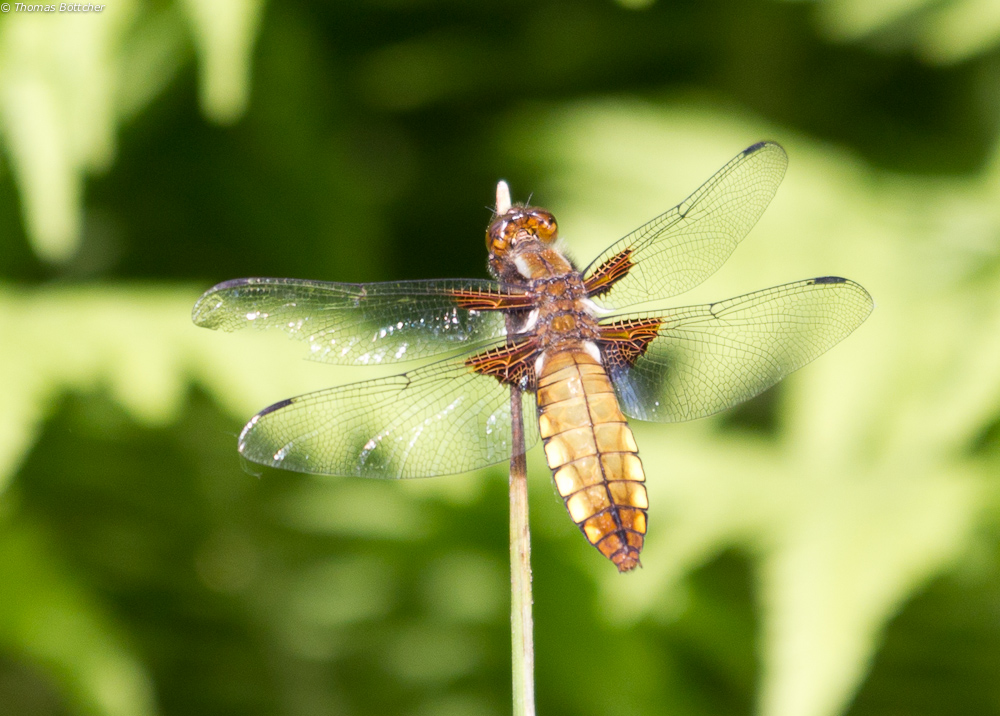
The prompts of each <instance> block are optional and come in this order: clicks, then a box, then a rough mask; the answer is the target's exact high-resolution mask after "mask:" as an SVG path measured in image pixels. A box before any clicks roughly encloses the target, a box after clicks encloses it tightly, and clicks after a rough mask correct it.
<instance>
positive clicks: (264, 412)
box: [248, 398, 295, 427]
mask: <svg viewBox="0 0 1000 716" xmlns="http://www.w3.org/2000/svg"><path fill="white" fill-rule="evenodd" d="M294 402H295V398H285V399H284V400H279V401H278V402H277V403H275V404H274V405H268V406H267V407H266V408H264V409H263V410H261V411H260V412H259V413H257V414H256V415H255V416H253V417H252V418H251V419H250V424H253V423H256V422H257V421H258V420H260V419H261V418H263V417H264V416H265V415H267V414H268V413H273V412H274V411H276V410H281V409H282V408H287V407H288V406H289V405H291V404H292V403H294ZM248 427H249V426H248Z"/></svg>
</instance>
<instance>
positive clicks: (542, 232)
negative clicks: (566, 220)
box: [531, 209, 559, 244]
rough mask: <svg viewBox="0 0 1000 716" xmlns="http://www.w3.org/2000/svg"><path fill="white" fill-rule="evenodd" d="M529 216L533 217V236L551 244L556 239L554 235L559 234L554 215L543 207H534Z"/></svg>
mask: <svg viewBox="0 0 1000 716" xmlns="http://www.w3.org/2000/svg"><path fill="white" fill-rule="evenodd" d="M531 218H532V219H534V222H533V223H534V224H535V227H534V228H535V236H537V237H538V238H539V240H540V241H544V242H545V243H547V244H551V243H552V242H553V241H555V240H556V236H557V235H558V234H559V227H558V225H557V224H556V217H554V216H553V215H552V214H550V213H549V212H547V211H545V210H544V209H534V210H533V211H532V212H531Z"/></svg>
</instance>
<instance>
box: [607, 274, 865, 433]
mask: <svg viewBox="0 0 1000 716" xmlns="http://www.w3.org/2000/svg"><path fill="white" fill-rule="evenodd" d="M872 307H873V303H872V299H871V296H869V295H868V292H867V291H865V290H864V289H863V288H862V287H861V286H859V285H858V284H856V283H854V282H853V281H848V280H847V279H843V278H836V277H825V278H816V279H809V280H807V281H800V282H797V283H790V284H787V285H784V286H775V287H774V288H768V289H765V290H763V291H757V292H755V293H750V294H747V295H745V296H740V297H738V298H731V299H729V300H727V301H720V302H718V303H711V304H708V305H705V306H692V307H689V308H676V309H672V310H669V311H663V312H647V313H635V314H628V315H624V316H618V317H615V318H612V319H610V320H611V321H612V322H620V321H623V320H625V321H628V320H634V321H647V322H648V321H651V320H652V321H654V322H660V327H659V329H658V331H657V332H656V337H655V338H653V339H652V341H651V342H649V344H648V346H647V348H646V351H645V353H643V354H642V355H640V356H639V357H638V359H636V360H635V363H634V365H631V366H629V365H627V363H626V362H624V361H621V360H616V356H615V350H616V347H615V345H614V344H608V345H606V351H610V353H608V354H607V357H608V364H609V372H610V373H611V376H612V381H613V383H614V386H615V391H616V392H617V394H618V399H619V402H620V403H621V407H622V411H623V412H624V413H625V414H626V415H628V416H630V417H634V418H638V419H640V420H653V421H657V422H674V421H680V420H691V419H693V418H700V417H703V416H706V415H711V414H713V413H717V412H719V411H720V410H725V409H726V408H729V407H731V406H733V405H736V404H737V403H740V402H743V401H744V400H747V399H749V398H752V397H753V396H755V395H757V394H758V393H760V392H761V391H763V390H765V389H766V388H769V387H770V386H772V385H774V384H775V383H777V382H778V381H779V380H781V379H782V378H784V377H785V376H786V375H788V374H789V373H791V372H792V371H794V370H797V369H798V368H801V367H802V366H804V365H805V364H806V363H808V362H810V361H811V360H813V359H814V358H816V357H817V356H819V355H821V354H822V353H824V352H825V351H827V350H828V349H830V348H831V347H832V346H834V345H835V344H837V343H838V342H839V341H841V340H842V339H843V338H845V337H846V336H847V335H848V334H850V333H851V332H852V331H853V330H854V329H855V328H857V327H858V326H859V325H861V323H862V322H863V321H864V320H865V318H867V317H868V314H869V313H871V310H872ZM654 325H655V323H654Z"/></svg>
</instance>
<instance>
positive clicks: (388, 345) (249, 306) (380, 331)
mask: <svg viewBox="0 0 1000 716" xmlns="http://www.w3.org/2000/svg"><path fill="white" fill-rule="evenodd" d="M520 300H522V297H519V296H518V295H511V294H507V293H505V292H504V291H502V290H501V288H500V286H499V284H496V283H494V282H492V281H480V280H462V279H455V280H448V279H440V280H431V281H396V282H387V283H368V284H364V283H330V282H325V281H306V280H300V279H289V278H243V279H237V280H235V281H226V282H225V283H220V284H219V285H218V286H215V287H214V288H211V289H209V290H208V291H207V292H206V293H205V294H204V295H203V296H202V297H201V298H200V299H199V300H198V302H197V303H196V304H195V306H194V310H193V312H192V319H193V320H194V322H195V323H196V324H197V325H199V326H203V327H205V328H217V329H221V330H225V331H233V330H237V329H239V328H244V327H247V326H255V327H257V328H280V329H281V330H283V331H284V332H285V333H287V334H288V335H290V336H292V337H293V338H297V339H299V340H302V341H305V342H306V343H307V344H308V345H309V351H310V357H311V358H312V359H314V360H319V361H323V362H327V363H337V364H341V365H372V364H379V363H387V362H396V361H405V360H412V359H416V358H426V357H429V356H433V355H438V354H442V353H447V352H450V351H457V350H468V349H469V348H471V347H472V346H474V345H477V344H480V343H483V342H486V341H489V340H492V339H495V338H499V337H502V336H504V335H505V333H506V330H505V328H504V314H503V311H501V310H497V309H500V308H506V307H514V308H516V307H517V304H518V302H519V301H520Z"/></svg>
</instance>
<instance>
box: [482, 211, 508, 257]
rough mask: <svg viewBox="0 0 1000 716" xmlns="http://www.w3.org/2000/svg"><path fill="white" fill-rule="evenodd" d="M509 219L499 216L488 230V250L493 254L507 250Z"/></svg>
mask: <svg viewBox="0 0 1000 716" xmlns="http://www.w3.org/2000/svg"><path fill="white" fill-rule="evenodd" d="M507 223H508V222H507V220H506V219H504V218H499V219H497V220H496V221H494V222H493V223H492V224H490V228H488V229H487V230H486V250H487V251H489V252H490V253H493V254H502V253H504V252H505V251H507V236H506V234H507Z"/></svg>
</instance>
